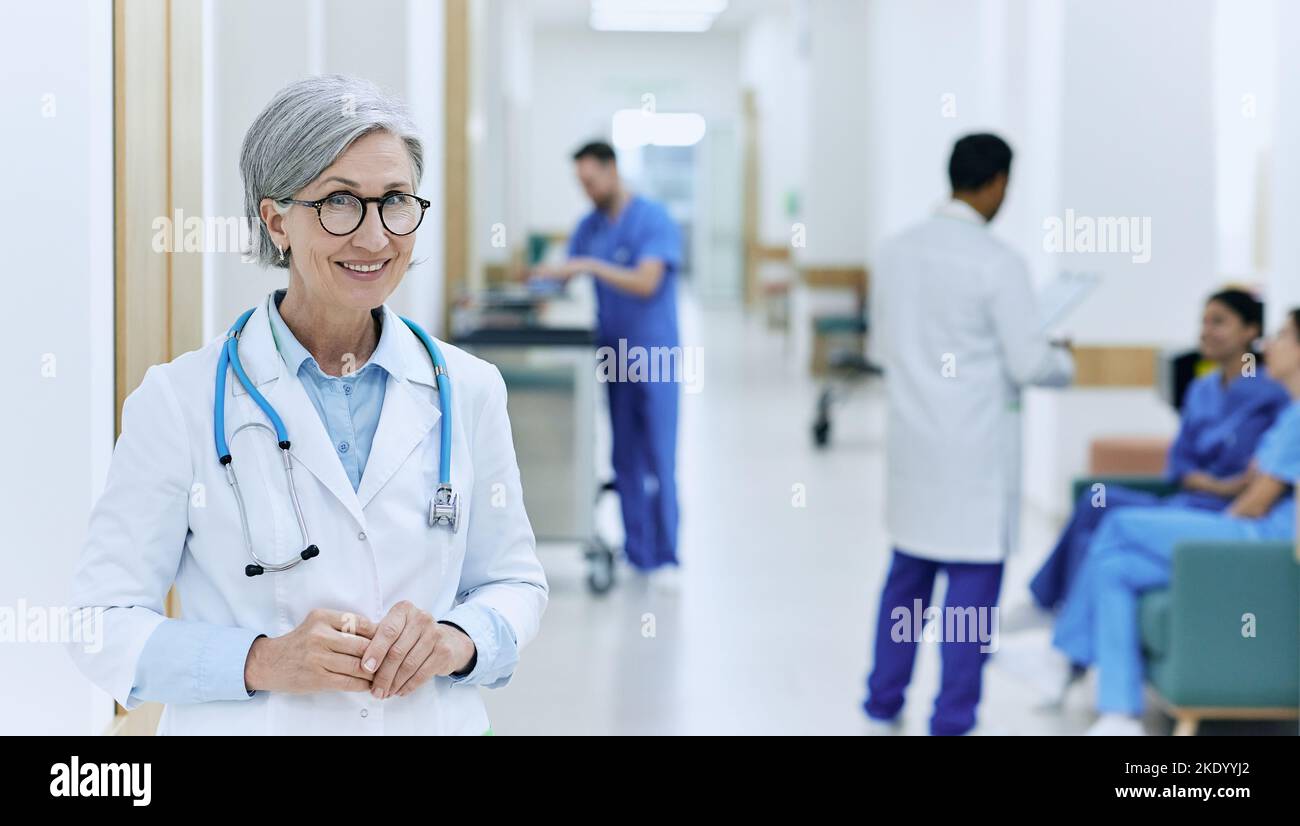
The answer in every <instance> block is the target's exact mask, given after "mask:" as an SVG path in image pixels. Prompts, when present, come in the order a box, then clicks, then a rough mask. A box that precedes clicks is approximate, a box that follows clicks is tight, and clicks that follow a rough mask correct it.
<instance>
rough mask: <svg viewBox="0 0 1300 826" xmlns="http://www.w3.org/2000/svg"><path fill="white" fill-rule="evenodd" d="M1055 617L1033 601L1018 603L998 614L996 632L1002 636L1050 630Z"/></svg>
mask: <svg viewBox="0 0 1300 826" xmlns="http://www.w3.org/2000/svg"><path fill="white" fill-rule="evenodd" d="M1055 620H1056V615H1055V614H1053V613H1052V612H1051V611H1045V610H1043V609H1042V608H1040V607H1039V605H1038V603H1036V602H1034V601H1033V600H1028V601H1026V602H1019V603H1016V604H1015V605H1012V606H1011V607H1010V608H1008V609H1006V610H1005V611H999V612H998V631H1000V632H1001V633H1003V634H1017V633H1019V632H1021V631H1037V630H1041V629H1043V628H1051V627H1052V623H1053V622H1054V621H1055Z"/></svg>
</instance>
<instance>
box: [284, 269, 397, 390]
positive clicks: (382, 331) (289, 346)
mask: <svg viewBox="0 0 1300 826" xmlns="http://www.w3.org/2000/svg"><path fill="white" fill-rule="evenodd" d="M284 295H285V291H284V290H276V291H275V292H274V293H272V294H271V300H270V301H268V302H267V304H268V305H269V307H270V314H271V333H272V334H273V336H274V337H275V346H276V349H277V350H279V351H280V357H281V358H283V359H284V363H285V365H286V366H287V367H288V368H289V371H290V372H292V373H294V374H297V373H298V371H299V370H301V369H302V365H303V364H304V363H305V362H307V361H310V362H311V364H312V366H313V367H315V368H316V369H317V370H320V365H319V364H317V363H316V359H315V357H313V356H312V354H311V353H309V352H308V351H307V348H306V347H303V346H302V343H301V342H299V341H298V339H297V337H296V336H294V334H293V331H292V330H290V329H289V325H288V324H286V323H285V321H284V318H283V317H282V316H281V315H280V302H281V301H283V300H284ZM370 314H371V315H372V316H373V317H374V318H377V319H379V323H380V325H381V326H380V328H379V343H378V344H376V345H375V351H374V352H373V353H371V354H370V359H369V361H367V362H366V363H365V364H364V365H363V366H362V367H361V369H360V370H357V371H356V372H357V373H360V372H362V371H363V370H366V369H368V368H369V367H370V365H372V364H373V365H375V366H377V367H379V368H381V369H383V370H384V371H385V372H387V373H388V374H389V375H391V376H393V377H395V378H398V379H401V378H402V377H403V375H404V373H405V370H404V369H403V367H404V365H405V362H404V361H403V359H402V354H401V353H400V352H399V348H398V346H397V341H396V340H395V339H396V333H395V332H394V331H393V330H392V326H393V325H391V324H385V323H384V308H383V307H377V308H375V309H373V310H371V311H370ZM321 372H322V373H323V372H324V371H323V370H322V371H321ZM354 375H355V374H354Z"/></svg>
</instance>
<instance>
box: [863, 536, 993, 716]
mask: <svg viewBox="0 0 1300 826" xmlns="http://www.w3.org/2000/svg"><path fill="white" fill-rule="evenodd" d="M940 569H942V570H943V571H944V572H945V573H947V575H948V592H947V597H946V599H945V603H946V605H945V607H954V608H958V607H959V608H975V609H980V608H983V609H986V610H992V609H993V608H994V607H995V606H996V605H997V602H998V590H999V589H1000V588H1001V587H1002V563H1001V562H993V563H970V562H938V561H935V560H931V559H921V558H920V557H915V556H909V555H908V554H906V553H904V552H902V551H900V550H899V549H897V548H895V549H894V558H893V561H892V562H891V563H890V566H889V575H888V577H887V578H886V579H885V588H884V591H883V593H882V594H881V596H880V614H879V616H878V617H877V619H876V653H875V663H874V665H873V666H872V669H871V676H870V677H868V678H867V699H866V702H864V703H863V706H862V707H863V709H864V710H865V711H866V712H867V715H868V716H869V717H872V718H874V719H877V720H892V719H893V718H894V717H896V716H898V713H899V712H900V711H901V710H902V708H903V694H904V692H905V691H906V690H907V684H908V683H909V682H911V679H912V665H913V663H914V662H915V660H916V646H917V642H918V640H916V639H915V638H914V636H913V637H912V638H909V639H907V640H906V641H901V642H896V641H895V640H894V638H893V634H892V630H893V628H894V626H895V624H896V623H897V622H898V620H897V619H895V618H894V616H893V612H894V610H895V609H897V608H905V609H906V610H907V613H908V615H909V616H910V615H911V614H912V612H913V611H914V609H915V606H916V602H915V601H916V600H920V601H921V610H922V612H924V611H925V610H926V609H927V608H928V607H929V604H930V599H931V595H932V593H933V591H934V577H935V574H937V573H938V572H939V570H940ZM968 640H969V641H966V642H955V641H949V640H944V641H942V642H940V643H939V658H940V660H941V662H942V663H943V675H942V677H941V680H940V686H939V696H938V697H936V698H935V701H934V716H933V717H931V718H930V733H931V734H934V735H957V734H965V733H966V732H968V731H970V730H971V729H972V728H974V727H975V710H976V707H977V706H979V701H980V679H981V678H980V672H981V670H982V669H983V667H984V661H985V660H986V659H987V658H988V654H987V653H985V652H983V651H981V650H980V648H981V643H980V642H979V640H978V639H970V638H969V637H968Z"/></svg>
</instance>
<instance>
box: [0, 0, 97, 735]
mask: <svg viewBox="0 0 1300 826" xmlns="http://www.w3.org/2000/svg"><path fill="white" fill-rule="evenodd" d="M5 14H6V20H5V25H4V27H3V34H0V44H2V45H3V48H2V49H0V67H2V68H0V74H3V76H4V78H5V82H4V84H3V85H2V86H0V98H2V100H3V104H2V105H3V108H4V111H5V113H6V117H5V129H4V137H3V149H4V155H5V157H7V158H9V159H10V161H11V163H10V164H9V168H8V171H7V172H6V178H7V179H8V181H9V184H8V188H9V192H8V197H6V198H5V199H4V206H2V207H0V211H2V212H3V220H4V226H5V227H6V229H7V232H8V234H9V236H10V237H11V238H14V239H19V240H20V244H21V246H22V247H23V248H24V249H26V250H28V251H31V252H34V254H33V255H30V256H28V260H29V263H28V265H26V266H22V265H17V264H15V265H14V266H11V267H10V272H9V277H8V279H7V281H8V283H7V286H6V291H7V295H6V303H7V306H8V307H9V308H10V312H9V313H8V317H7V318H6V320H5V323H4V325H3V327H0V341H2V342H3V349H4V352H5V353H6V354H7V356H8V364H9V367H10V369H9V370H8V371H7V376H6V382H5V392H4V400H5V401H4V404H3V405H0V428H3V432H4V433H6V434H8V439H7V441H8V444H7V446H6V455H5V463H4V464H5V468H6V472H5V474H4V481H3V482H2V483H0V524H3V525H4V526H5V528H4V540H3V541H2V542H0V570H3V572H4V573H3V575H0V610H5V611H13V610H14V609H15V608H17V607H18V606H19V604H20V601H22V602H23V603H25V604H26V605H27V606H31V607H36V608H41V609H46V608H51V607H56V606H61V605H64V604H66V599H67V587H68V581H69V578H70V577H71V574H72V570H73V568H74V566H75V564H76V561H77V559H78V557H79V556H80V552H81V544H82V542H83V541H84V539H85V534H86V525H87V518H88V516H89V513H90V507H91V505H92V503H93V501H94V498H95V497H96V496H97V495H98V493H99V490H100V489H101V487H102V486H103V481H104V476H105V473H106V472H107V466H108V459H109V455H110V452H111V450H112V439H113V179H112V175H113V131H112V130H113V88H112V68H113V59H112V43H113V29H112V7H111V5H110V4H107V3H101V2H96V0H82V2H68V3H57V4H56V3H21V4H15V5H13V6H11V7H8V8H6V12H5ZM46 96H49V97H48V98H47V97H46ZM51 106H52V107H53V108H52V109H49V108H47V107H51ZM47 115H49V116H47ZM56 217H57V220H56ZM51 359H53V361H50V360H51ZM49 367H52V368H53V370H54V372H53V374H52V375H49V374H47V373H46V372H45V371H46V369H48V368H49ZM20 622H21V623H22V624H23V625H26V624H27V621H26V619H25V618H21V619H20ZM0 627H2V626H0ZM9 631H10V632H12V631H13V629H12V628H11V629H9ZM0 674H3V675H4V677H5V679H4V681H3V685H2V686H0V734H89V733H98V732H101V731H103V730H104V729H105V728H106V727H107V725H108V723H109V722H110V720H111V717H112V713H113V704H112V701H111V700H110V699H109V697H108V696H107V695H105V694H103V693H101V692H100V691H99V690H98V689H95V688H93V687H92V686H91V685H90V684H89V683H88V682H87V681H86V680H85V679H83V678H82V677H81V675H80V674H79V673H78V672H77V670H76V669H75V668H74V667H73V665H72V661H71V660H70V659H69V658H68V656H67V653H66V652H65V651H64V650H63V648H62V647H61V646H59V645H55V644H51V643H35V642H27V643H18V642H13V641H9V638H7V639H5V640H3V641H0Z"/></svg>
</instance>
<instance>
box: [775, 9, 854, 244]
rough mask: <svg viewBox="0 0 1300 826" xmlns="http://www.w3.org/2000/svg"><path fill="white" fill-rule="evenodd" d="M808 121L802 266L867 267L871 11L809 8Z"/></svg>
mask: <svg viewBox="0 0 1300 826" xmlns="http://www.w3.org/2000/svg"><path fill="white" fill-rule="evenodd" d="M807 8H808V14H809V35H808V36H809V41H810V42H809V57H808V122H809V124H810V129H809V131H808V135H807V155H806V157H805V160H804V170H805V172H806V175H807V188H806V191H805V194H804V205H803V206H804V209H803V214H804V217H803V220H802V223H803V224H804V226H805V227H806V228H807V239H806V246H803V247H796V248H795V249H794V259H795V261H796V262H798V263H799V264H801V265H816V264H825V265H829V266H841V265H854V264H856V265H861V264H863V263H865V261H866V247H865V245H864V244H863V231H864V228H865V227H866V226H867V191H866V187H865V186H864V183H865V182H866V181H867V180H868V174H867V169H868V166H867V156H866V153H865V152H864V151H863V147H864V142H865V140H866V136H867V134H868V130H869V128H870V123H869V118H868V112H867V106H868V102H867V100H866V98H865V97H864V94H863V91H864V88H865V85H864V80H865V78H866V76H867V69H868V52H869V48H868V47H866V45H865V40H866V37H867V32H868V24H867V10H868V9H867V4H865V3H862V2H860V0H819V1H818V2H814V3H809V4H808V6H807Z"/></svg>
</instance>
